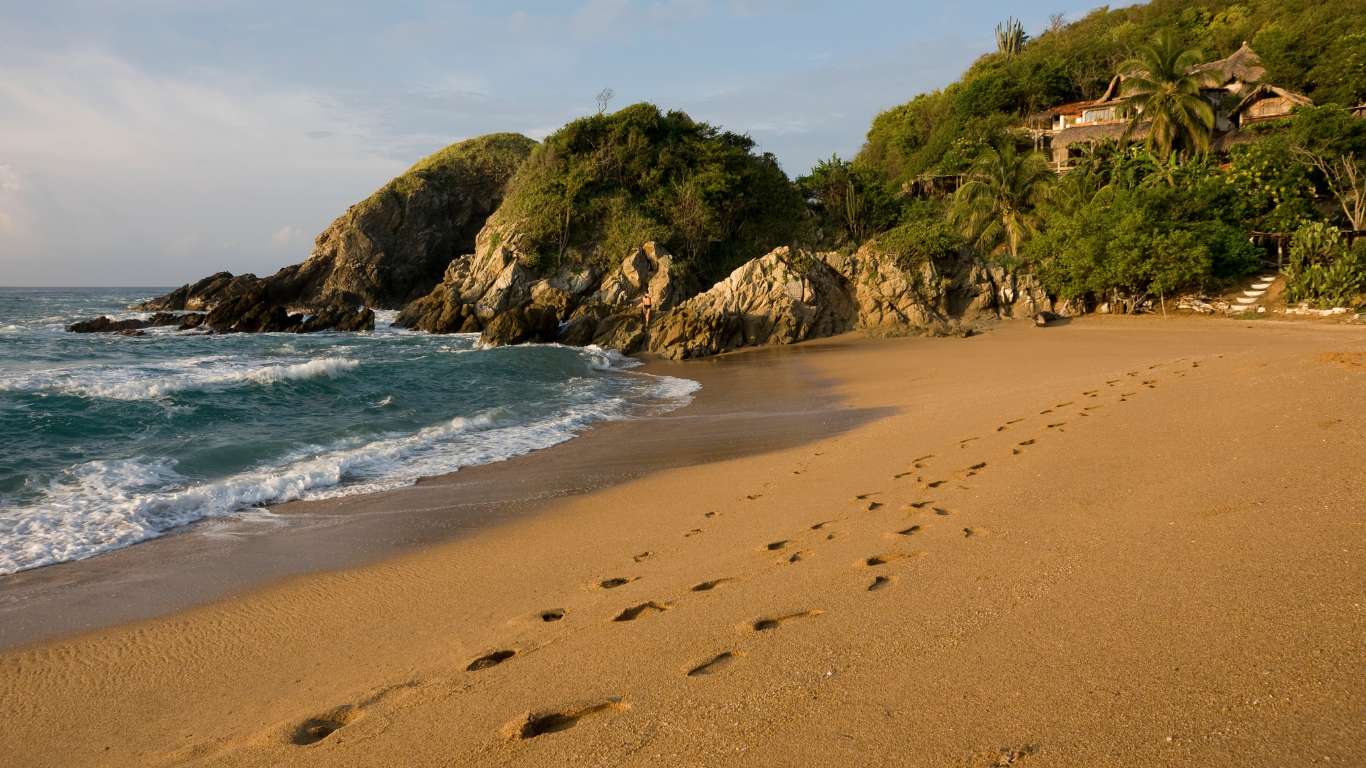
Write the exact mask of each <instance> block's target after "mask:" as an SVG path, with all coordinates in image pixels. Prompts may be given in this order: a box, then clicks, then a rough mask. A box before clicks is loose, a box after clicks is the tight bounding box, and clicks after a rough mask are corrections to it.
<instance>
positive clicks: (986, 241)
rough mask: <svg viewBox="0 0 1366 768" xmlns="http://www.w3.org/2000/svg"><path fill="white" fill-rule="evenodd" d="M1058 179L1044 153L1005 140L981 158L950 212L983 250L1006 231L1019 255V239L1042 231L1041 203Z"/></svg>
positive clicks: (1012, 251) (1016, 253)
mask: <svg viewBox="0 0 1366 768" xmlns="http://www.w3.org/2000/svg"><path fill="white" fill-rule="evenodd" d="M1057 180H1058V177H1057V176H1056V175H1055V174H1054V173H1053V171H1051V170H1049V168H1048V161H1047V160H1046V159H1045V158H1044V155H1043V153H1042V152H1028V153H1025V154H1019V153H1018V152H1016V150H1015V145H1014V144H1012V143H1010V142H1009V141H1007V142H1006V143H1005V144H1004V145H1003V146H1002V147H1001V148H1000V149H999V150H993V149H988V150H986V151H984V152H982V154H980V155H978V156H977V160H976V162H974V163H973V164H972V168H971V169H969V170H968V172H967V180H966V182H965V183H964V184H963V186H962V187H960V188H959V189H958V192H957V193H956V194H955V195H954V199H953V210H952V211H951V215H952V217H953V220H954V222H955V223H957V224H958V225H959V226H961V227H962V228H963V233H964V234H965V235H967V236H968V237H970V238H975V239H976V242H977V246H978V247H979V248H983V249H986V248H990V247H991V246H993V245H995V244H996V242H997V241H998V240H999V239H1000V237H1001V235H1002V233H1004V234H1005V237H1006V242H1007V243H1009V245H1010V255H1011V256H1012V257H1016V258H1018V257H1019V255H1020V243H1021V242H1023V241H1024V240H1026V239H1027V238H1029V237H1031V236H1033V235H1035V234H1037V233H1038V228H1039V222H1040V220H1041V218H1042V217H1041V216H1040V214H1039V211H1038V210H1037V209H1038V206H1039V204H1040V203H1042V202H1044V200H1046V199H1047V198H1048V193H1049V190H1050V189H1051V187H1052V185H1053V184H1054V183H1056V182H1057Z"/></svg>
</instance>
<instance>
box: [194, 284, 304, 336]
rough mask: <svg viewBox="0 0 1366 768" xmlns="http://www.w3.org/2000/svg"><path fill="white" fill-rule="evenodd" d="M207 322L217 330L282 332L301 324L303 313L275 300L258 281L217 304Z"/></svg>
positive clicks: (226, 331)
mask: <svg viewBox="0 0 1366 768" xmlns="http://www.w3.org/2000/svg"><path fill="white" fill-rule="evenodd" d="M204 322H205V323H206V324H207V325H208V326H209V327H210V328H213V330H214V332H216V333H279V332H281V331H288V330H292V329H293V327H294V326H296V325H301V324H302V323H303V315H291V314H289V313H288V312H286V311H285V308H284V307H283V306H280V305H278V304H274V303H273V302H271V301H270V299H269V291H268V287H267V286H266V285H265V284H264V283H258V284H257V285H255V286H253V287H252V288H251V289H250V290H248V291H247V292H246V293H244V294H242V295H241V296H238V297H236V298H234V299H230V300H228V301H225V302H223V303H221V304H219V305H218V306H216V307H214V308H213V311H211V312H209V316H208V318H207V319H206V320H205V321H204Z"/></svg>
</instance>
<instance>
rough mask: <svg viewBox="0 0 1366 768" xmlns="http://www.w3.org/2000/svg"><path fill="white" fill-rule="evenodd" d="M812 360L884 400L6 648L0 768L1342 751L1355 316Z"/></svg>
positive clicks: (858, 393) (776, 363)
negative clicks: (359, 559) (371, 554)
mask: <svg viewBox="0 0 1366 768" xmlns="http://www.w3.org/2000/svg"><path fill="white" fill-rule="evenodd" d="M798 349H800V350H803V352H802V353H800V354H783V355H772V356H771V357H767V356H764V355H758V356H755V357H754V358H753V359H754V360H762V361H765V363H764V364H765V365H766V366H767V367H766V368H765V369H764V371H763V373H762V379H763V381H764V382H765V383H766V386H770V387H773V388H775V389H782V388H784V387H788V386H797V387H798V388H801V387H803V386H807V385H806V384H801V383H800V381H801V379H800V377H801V376H803V375H804V374H803V373H802V372H803V371H814V372H815V374H816V377H815V380H816V381H819V380H821V379H825V380H833V381H836V382H838V386H837V387H836V388H835V390H834V394H836V395H838V396H840V397H841V398H843V403H842V404H841V405H840V406H839V407H838V408H833V409H831V408H826V410H827V411H830V412H831V413H833V412H835V411H839V410H847V411H850V412H852V413H855V414H863V415H864V416H867V417H873V418H864V417H863V416H860V417H857V418H855V421H854V422H853V423H841V424H838V425H836V426H835V428H834V429H833V430H832V431H831V432H830V433H829V434H826V435H823V436H820V437H819V439H816V440H815V441H813V442H801V441H797V442H794V443H791V444H788V445H785V446H776V447H774V449H772V450H767V451H763V452H760V453H750V454H746V455H739V456H736V457H733V458H723V459H722V460H719V461H710V462H707V463H696V462H695V463H690V464H687V465H678V466H673V467H671V468H657V469H654V470H652V471H649V472H648V474H643V475H641V476H638V477H636V478H635V479H628V480H626V481H624V482H617V483H615V484H610V485H604V486H602V487H597V489H596V490H591V491H589V492H585V493H576V494H573V495H568V496H563V497H560V498H555V499H553V500H550V501H543V502H538V504H539V506H537V508H536V513H535V514H527V515H520V516H509V517H508V518H507V519H505V520H503V521H501V522H500V523H499V524H497V525H488V526H485V527H482V528H480V529H478V530H476V531H474V532H472V533H470V534H469V535H464V536H460V537H457V538H454V539H449V540H442V541H436V542H433V543H431V544H427V545H425V546H422V547H420V548H415V549H407V548H405V549H404V552H405V553H404V554H401V555H399V556H395V557H387V558H381V559H377V560H373V561H370V562H369V563H368V564H366V565H361V566H359V567H354V568H348V569H345V570H339V571H330V572H326V573H309V574H305V575H299V576H293V577H286V578H281V579H277V580H275V581H273V582H272V583H270V584H267V585H266V586H264V587H261V588H258V589H253V590H250V591H245V592H241V593H238V594H234V595H233V596H232V597H231V598H228V599H224V600H218V601H214V602H210V603H207V604H204V605H200V606H197V607H193V608H190V609H188V610H183V611H180V612H177V613H175V614H172V615H170V616H165V617H162V618H154V619H150V620H146V621H141V622H135V623H130V624H122V625H118V626H110V627H106V628H102V629H97V630H94V631H90V632H86V633H83V634H80V635H75V636H70V637H64V638H60V639H52V640H47V641H44V642H39V643H34V644H30V645H27V646H24V647H20V648H14V649H11V650H9V651H7V652H4V653H2V654H0V764H3V765H15V766H18V765H24V766H41V765H63V766H70V765H215V766H218V765H221V766H256V765H261V766H265V765H279V764H290V765H319V766H347V765H357V766H360V765H379V764H391V765H404V764H414V765H462V766H463V765H508V766H522V765H537V766H542V765H545V766H555V765H565V766H582V765H644V764H650V765H708V766H712V765H870V766H871V765H879V766H880V765H907V766H913V765H914V766H919V765H970V766H974V765H981V766H986V765H1005V764H1015V763H1020V764H1025V765H1040V766H1072V765H1076V766H1099V765H1115V766H1121V765H1122V766H1133V765H1191V766H1195V765H1200V766H1208V765H1230V764H1238V765H1266V766H1284V765H1306V764H1310V763H1313V764H1347V765H1353V764H1360V763H1361V755H1362V754H1363V748H1366V726H1363V725H1362V724H1363V722H1366V669H1363V668H1362V665H1361V663H1360V661H1361V658H1362V656H1363V651H1366V647H1363V646H1366V527H1364V526H1363V522H1364V520H1363V516H1364V515H1366V503H1363V492H1362V490H1361V489H1362V488H1363V487H1366V439H1364V438H1363V435H1364V434H1366V431H1364V430H1366V389H1364V388H1363V384H1366V335H1363V334H1362V332H1361V330H1360V329H1359V328H1353V327H1346V326H1333V325H1315V326H1312V327H1310V326H1306V325H1303V324H1288V323H1278V322H1276V321H1269V320H1260V321H1253V322H1239V321H1228V320H1213V319H1207V318H1192V319H1184V318H1183V319H1175V318H1174V319H1172V320H1171V321H1165V322H1164V321H1162V320H1161V319H1159V318H1103V317H1102V318H1086V319H1083V320H1078V321H1073V322H1071V323H1069V324H1067V325H1065V326H1061V327H1057V328H1049V329H1045V330H1039V329H1035V328H1032V327H1028V326H1024V325H1017V324H1011V325H1003V326H1000V327H998V328H996V329H993V330H992V331H990V332H989V333H987V334H985V335H984V336H981V337H974V338H970V339H885V340H863V339H839V340H833V341H830V342H823V343H818V344H813V345H803V346H802V347H799V348H798ZM736 360H737V361H741V362H743V357H737V358H736ZM692 365H695V364H684V365H683V366H682V368H681V370H698V371H702V370H703V366H701V365H698V366H697V367H696V368H695V369H694V368H689V366H692ZM666 372H667V371H666ZM684 375H687V374H684ZM690 378H700V376H690ZM794 380H796V381H798V382H799V383H798V384H796V385H792V384H791V382H792V381H794ZM806 381H808V382H809V381H811V379H807V380H806ZM704 383H705V382H704ZM756 391H760V392H761V391H762V390H761V389H756ZM701 402H702V401H699V404H700V403H701ZM683 413H685V411H680V412H679V414H683ZM832 418H833V417H832ZM673 421H676V422H677V424H674V423H673ZM673 421H671V420H669V419H662V420H659V421H658V422H655V423H652V430H651V435H653V436H658V435H663V437H664V438H666V439H665V442H666V444H668V445H670V446H673V447H677V446H679V445H681V444H683V443H688V444H691V440H692V439H701V436H703V435H708V434H712V433H713V430H714V429H715V428H716V426H717V425H716V424H712V425H709V426H707V428H703V429H698V430H697V431H696V434H694V435H693V437H692V438H688V439H685V438H684V437H683V436H682V435H683V433H682V432H681V431H677V430H679V429H682V425H683V424H684V423H685V422H686V418H679V419H676V420H673ZM721 421H722V422H724V421H726V420H725V419H722V420H721ZM629 426H630V425H622V427H623V428H626V427H629ZM740 431H741V432H742V433H744V432H746V431H747V430H743V429H742V430H740ZM816 431H819V430H816ZM603 432H604V433H605V430H604V431H603ZM596 434H598V431H595V432H594V433H592V434H590V435H589V436H587V437H585V438H582V439H581V440H576V441H573V442H572V443H571V444H570V446H571V447H572V446H574V445H576V444H580V443H582V442H584V441H588V440H590V439H592V438H593V436H594V435H596ZM723 449H724V441H721V447H720V448H713V449H712V450H713V451H719V450H723ZM550 453H551V452H546V455H547V456H549V454H550ZM561 453H562V454H563V457H564V458H563V459H560V460H563V461H566V462H570V463H572V462H571V460H570V458H569V457H570V456H571V455H572V451H564V452H561ZM703 453H706V454H707V455H708V456H711V457H717V456H719V455H720V454H719V453H715V452H713V453H707V452H706V451H703ZM528 458H530V457H528ZM575 461H577V460H575ZM591 463H592V462H591V461H590V462H589V465H591ZM626 463H627V464H629V463H630V462H629V461H628V462H626ZM509 464H510V463H509ZM577 466H578V467H580V469H576V470H573V471H570V470H568V468H567V466H566V474H575V473H582V472H584V471H585V470H584V469H583V468H582V467H584V466H586V465H582V464H579V465H577ZM462 474H464V473H463V472H462V473H457V475H456V476H455V477H454V478H452V479H453V480H455V481H456V483H455V484H454V485H450V486H443V485H441V484H429V485H426V486H423V487H420V488H418V489H414V492H415V493H430V494H434V496H433V497H432V498H437V497H439V496H440V494H441V493H443V492H446V493H453V492H454V491H455V489H458V488H459V487H460V483H459V477H460V475H462ZM494 484H495V485H497V484H498V483H494ZM589 485H590V486H591V485H592V483H591V482H590V483H589ZM468 490H469V489H468V488H467V489H466V491H468ZM523 495H526V494H523ZM263 538H269V537H263ZM135 549H136V548H135Z"/></svg>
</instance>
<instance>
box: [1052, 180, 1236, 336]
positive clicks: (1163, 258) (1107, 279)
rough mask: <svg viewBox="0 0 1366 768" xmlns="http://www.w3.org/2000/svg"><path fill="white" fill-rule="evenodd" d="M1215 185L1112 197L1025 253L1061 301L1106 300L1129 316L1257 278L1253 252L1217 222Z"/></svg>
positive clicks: (1068, 218)
mask: <svg viewBox="0 0 1366 768" xmlns="http://www.w3.org/2000/svg"><path fill="white" fill-rule="evenodd" d="M1215 186H1222V185H1217V184H1213V183H1207V184H1202V185H1199V186H1198V187H1196V188H1194V189H1190V190H1186V189H1181V188H1178V187H1171V186H1167V185H1164V184H1152V185H1143V186H1138V187H1133V188H1130V189H1114V188H1112V192H1111V193H1110V194H1105V195H1097V196H1096V197H1095V198H1094V199H1092V200H1091V201H1090V202H1089V203H1087V204H1085V205H1082V206H1081V207H1080V208H1078V209H1077V211H1076V212H1075V213H1073V214H1071V215H1058V216H1056V217H1054V218H1052V219H1051V220H1050V222H1049V226H1048V228H1047V229H1046V230H1045V231H1044V232H1042V233H1041V234H1039V235H1038V236H1036V237H1035V238H1034V239H1033V240H1031V241H1030V243H1029V245H1028V247H1027V253H1028V254H1029V256H1030V257H1031V259H1032V260H1033V263H1034V265H1035V269H1036V270H1037V273H1038V276H1039V280H1040V281H1041V282H1042V283H1043V285H1044V286H1045V288H1047V289H1048V291H1049V292H1050V293H1052V294H1054V295H1056V296H1058V297H1060V298H1064V299H1079V298H1084V297H1088V296H1090V297H1097V298H1105V299H1108V300H1110V301H1112V302H1115V303H1116V304H1117V305H1118V306H1119V307H1120V308H1122V309H1124V310H1125V311H1133V310H1134V309H1135V308H1136V307H1137V306H1138V305H1140V304H1141V302H1142V301H1143V299H1144V298H1146V297H1148V296H1153V295H1158V294H1169V293H1172V292H1174V291H1176V290H1178V289H1181V288H1188V287H1189V288H1206V287H1212V286H1218V285H1223V284H1226V283H1228V282H1229V281H1231V280H1234V279H1237V278H1239V277H1242V276H1244V275H1247V274H1249V273H1251V272H1252V271H1254V270H1255V269H1256V268H1257V266H1258V252H1257V250H1256V249H1255V248H1254V247H1253V246H1252V245H1251V244H1250V243H1248V242H1247V240H1246V239H1245V237H1244V232H1243V230H1242V228H1241V227H1238V226H1235V225H1232V224H1229V223H1227V222H1225V221H1224V220H1222V219H1221V218H1220V216H1219V215H1218V211H1219V209H1220V206H1221V205H1223V204H1224V203H1225V202H1226V201H1224V200H1220V199H1219V198H1221V197H1223V196H1224V195H1222V194H1221V190H1217V189H1213V187H1215Z"/></svg>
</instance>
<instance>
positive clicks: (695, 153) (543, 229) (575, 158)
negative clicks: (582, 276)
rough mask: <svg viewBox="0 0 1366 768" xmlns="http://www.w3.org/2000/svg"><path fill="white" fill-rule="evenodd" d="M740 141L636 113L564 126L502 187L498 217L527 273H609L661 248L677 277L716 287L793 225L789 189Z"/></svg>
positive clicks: (790, 232)
mask: <svg viewBox="0 0 1366 768" xmlns="http://www.w3.org/2000/svg"><path fill="white" fill-rule="evenodd" d="M753 149H754V142H753V140H751V139H750V138H749V137H747V136H741V135H738V134H734V133H730V132H728V131H722V130H720V129H718V128H714V127H712V126H710V125H707V124H706V123H699V122H695V121H693V120H692V119H691V118H689V117H688V116H687V115H686V114H684V113H682V112H669V113H667V114H662V113H661V112H660V111H659V109H658V108H656V107H655V106H654V105H652V104H636V105H634V106H630V107H627V108H625V109H623V110H621V111H619V112H616V113H614V114H599V115H593V116H591V117H585V118H582V119H579V120H575V121H574V122H572V123H569V124H568V125H566V126H565V127H564V128H561V129H560V130H559V131H557V132H555V133H554V134H551V135H550V136H549V137H547V138H546V140H545V141H544V142H542V144H541V146H540V147H539V148H537V150H536V151H535V152H534V153H533V154H532V156H531V158H530V160H528V161H527V163H526V165H525V166H523V168H522V169H521V171H519V172H518V174H517V176H516V177H515V178H514V180H513V183H512V187H511V189H510V190H509V194H508V199H507V202H506V203H505V205H504V213H503V215H504V216H505V217H507V218H511V219H515V220H517V221H518V222H519V224H518V230H519V231H520V232H522V233H524V237H525V239H524V240H523V242H522V247H523V248H524V249H525V250H526V251H527V252H528V254H529V255H530V256H531V259H532V263H531V264H530V265H529V266H530V267H531V268H532V269H533V270H536V271H538V272H542V273H544V272H548V271H550V270H553V269H555V268H556V267H558V266H559V265H561V264H584V263H595V264H598V265H599V266H602V267H605V268H613V267H615V266H616V265H618V264H620V263H621V260H622V259H623V258H625V256H626V254H627V253H628V252H629V251H630V249H632V248H635V247H637V246H639V245H640V244H641V243H643V242H645V241H647V240H657V241H659V242H662V243H663V244H664V245H665V246H666V247H667V248H668V249H669V250H670V251H672V252H673V253H674V254H675V255H676V256H677V257H678V265H677V266H678V268H679V269H682V270H688V271H691V272H693V273H694V274H696V275H697V276H698V277H700V278H703V279H708V280H710V279H716V278H718V277H720V276H722V275H724V274H726V273H728V272H729V271H730V270H732V269H734V268H735V267H736V266H738V265H739V264H741V263H744V262H745V261H748V260H749V259H752V258H755V257H756V256H760V255H762V254H764V253H766V252H768V251H769V250H771V249H772V248H774V247H775V246H778V245H783V244H787V243H789V242H790V241H791V240H792V238H794V237H795V236H796V235H797V234H799V232H800V231H801V228H802V226H803V224H804V221H805V215H806V212H805V208H804V206H803V204H802V199H801V196H800V194H799V193H798V190H797V188H796V186H795V185H793V184H792V183H791V182H790V181H789V180H788V178H787V176H786V175H785V174H784V173H783V171H782V169H781V168H779V167H778V163H777V161H776V160H775V159H774V158H773V156H772V155H770V154H762V155H760V154H755V153H754V152H753Z"/></svg>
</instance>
